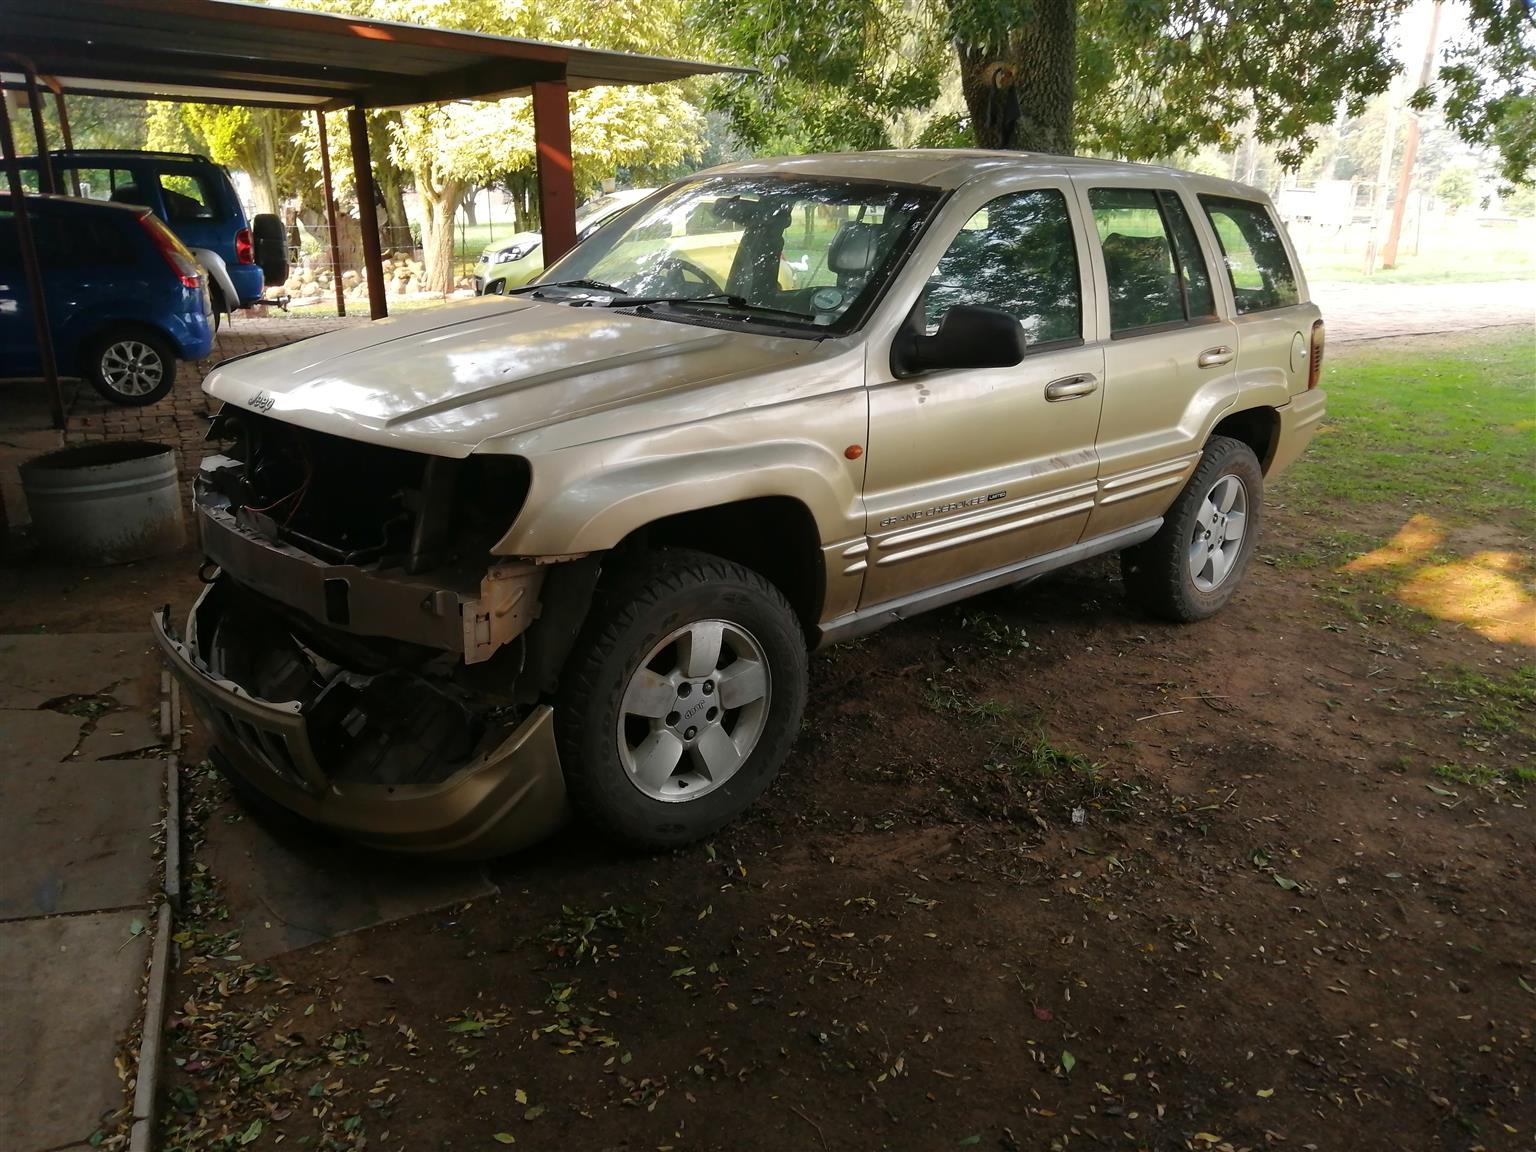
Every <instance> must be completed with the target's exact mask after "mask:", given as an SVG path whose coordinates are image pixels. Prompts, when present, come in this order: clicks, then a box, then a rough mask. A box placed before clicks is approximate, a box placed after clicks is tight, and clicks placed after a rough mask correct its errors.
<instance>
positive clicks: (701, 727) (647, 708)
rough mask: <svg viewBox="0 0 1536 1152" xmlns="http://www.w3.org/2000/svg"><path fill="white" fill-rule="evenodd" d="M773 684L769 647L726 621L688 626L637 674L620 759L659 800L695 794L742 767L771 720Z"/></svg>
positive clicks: (623, 716) (625, 711)
mask: <svg viewBox="0 0 1536 1152" xmlns="http://www.w3.org/2000/svg"><path fill="white" fill-rule="evenodd" d="M772 692H773V684H772V677H771V675H770V673H769V669H768V657H767V653H766V652H765V651H764V649H763V646H762V645H761V644H760V643H758V641H757V638H756V637H754V636H753V635H752V634H751V633H750V632H748V631H747V630H746V629H745V628H742V627H741V626H740V625H737V624H732V623H730V622H729V621H725V620H700V621H697V622H695V623H692V624H687V625H684V626H683V627H681V628H678V629H677V630H676V631H674V632H672V633H671V634H670V635H668V636H667V637H666V638H665V639H663V640H662V641H661V643H659V644H657V645H656V646H655V647H654V648H652V649H651V651H650V652H649V653H648V654H647V655H646V657H645V659H644V660H643V661H641V663H640V667H639V668H637V669H636V670H635V673H634V675H633V676H631V677H630V680H629V684H628V685H627V686H626V688H625V690H624V698H623V701H622V702H621V704H620V706H619V723H618V742H619V760H620V762H621V763H622V764H623V765H624V769H625V771H626V772H627V773H628V775H629V779H630V782H631V783H633V784H634V786H635V787H636V788H638V789H639V790H640V791H641V792H643V793H644V794H645V795H647V796H649V797H651V798H652V799H653V800H665V801H669V802H676V801H685V800H695V799H697V798H698V797H700V796H705V795H707V794H709V793H710V792H712V791H714V790H715V789H716V788H718V787H720V786H721V785H722V784H724V783H725V782H726V781H727V780H729V779H730V778H731V777H732V776H734V775H735V774H736V772H737V771H738V770H739V769H740V768H741V766H742V765H743V764H745V763H746V761H747V758H748V757H749V756H751V755H752V751H753V749H754V748H756V747H757V743H758V741H759V740H760V739H761V737H762V735H763V729H764V727H765V725H766V723H767V719H768V711H769V704H770V702H771V700H772Z"/></svg>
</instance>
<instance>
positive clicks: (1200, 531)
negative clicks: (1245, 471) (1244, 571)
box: [1189, 473, 1248, 592]
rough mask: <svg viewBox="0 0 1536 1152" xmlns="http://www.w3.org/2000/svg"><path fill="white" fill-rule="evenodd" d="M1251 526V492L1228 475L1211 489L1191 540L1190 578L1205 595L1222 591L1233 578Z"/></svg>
mask: <svg viewBox="0 0 1536 1152" xmlns="http://www.w3.org/2000/svg"><path fill="white" fill-rule="evenodd" d="M1247 522H1248V490H1247V489H1246V488H1244V487H1243V482H1242V481H1241V480H1240V479H1238V478H1237V477H1236V476H1233V475H1232V474H1230V473H1228V474H1227V475H1225V476H1222V477H1221V478H1219V479H1218V480H1217V481H1216V483H1215V484H1213V485H1211V489H1210V491H1209V492H1207V493H1206V494H1205V499H1204V500H1202V501H1201V502H1200V510H1199V512H1198V513H1197V514H1196V516H1195V527H1194V531H1193V533H1192V534H1191V536H1190V540H1189V574H1190V576H1191V577H1192V578H1193V580H1194V582H1195V587H1196V588H1198V589H1200V591H1202V592H1211V591H1214V590H1215V589H1217V588H1219V587H1220V586H1221V584H1222V582H1223V581H1224V580H1226V578H1227V577H1228V576H1229V575H1230V574H1231V572H1232V568H1233V566H1234V565H1235V564H1236V563H1237V557H1238V553H1239V552H1240V551H1241V550H1242V546H1243V533H1244V532H1245V531H1246V530H1247Z"/></svg>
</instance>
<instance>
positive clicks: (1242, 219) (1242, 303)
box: [1200, 196, 1301, 313]
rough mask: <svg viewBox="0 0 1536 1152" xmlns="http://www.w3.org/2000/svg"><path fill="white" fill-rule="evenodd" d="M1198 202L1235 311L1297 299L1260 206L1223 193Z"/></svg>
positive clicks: (1281, 249)
mask: <svg viewBox="0 0 1536 1152" xmlns="http://www.w3.org/2000/svg"><path fill="white" fill-rule="evenodd" d="M1200 203H1201V204H1203V205H1204V206H1205V214H1206V215H1207V216H1209V217H1210V220H1211V227H1213V228H1215V229H1216V239H1217V240H1219V241H1220V242H1221V253H1222V255H1223V256H1224V257H1225V258H1226V262H1227V276H1228V278H1229V279H1230V280H1231V281H1232V295H1233V296H1234V297H1235V298H1236V300H1237V310H1238V312H1239V313H1243V312H1259V311H1262V310H1263V309H1265V308H1284V307H1287V306H1288V305H1291V304H1295V303H1297V302H1298V301H1299V300H1300V298H1301V297H1300V293H1298V292H1297V290H1296V273H1295V270H1294V269H1292V268H1291V260H1290V257H1289V256H1287V255H1286V251H1285V242H1284V241H1283V240H1282V239H1281V238H1280V229H1279V228H1278V227H1276V225H1275V221H1274V218H1273V217H1271V216H1270V214H1269V211H1268V210H1267V209H1266V208H1265V207H1264V205H1262V204H1256V203H1254V202H1253V201H1252V200H1232V199H1228V198H1227V197H1225V196H1202V197H1200Z"/></svg>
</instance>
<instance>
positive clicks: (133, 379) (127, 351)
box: [85, 325, 176, 407]
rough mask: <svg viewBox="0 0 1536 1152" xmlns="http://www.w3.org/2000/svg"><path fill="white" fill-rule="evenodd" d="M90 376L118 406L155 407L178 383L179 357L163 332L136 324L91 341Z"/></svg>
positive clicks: (87, 367) (97, 389) (118, 328)
mask: <svg viewBox="0 0 1536 1152" xmlns="http://www.w3.org/2000/svg"><path fill="white" fill-rule="evenodd" d="M85 369H86V376H87V378H88V379H89V380H90V382H91V384H92V385H93V386H95V388H96V391H98V392H100V393H101V394H102V395H103V396H105V397H106V398H107V399H108V400H110V401H112V403H114V404H128V405H132V406H135V407H137V406H140V405H144V404H153V403H154V402H155V401H156V400H159V399H160V398H161V397H162V396H164V395H165V394H166V393H167V392H169V391H170V390H171V386H172V385H173V384H175V383H176V354H175V352H174V351H173V350H172V348H171V344H170V341H168V340H167V339H166V338H165V337H164V336H162V335H160V333H158V332H155V331H153V330H152V329H149V328H140V327H137V326H133V325H125V326H122V327H117V328H111V329H109V330H108V331H106V332H105V333H103V334H102V335H100V336H98V337H97V338H96V339H95V340H94V341H92V342H91V347H90V352H89V357H88V359H87V360H86V364H85Z"/></svg>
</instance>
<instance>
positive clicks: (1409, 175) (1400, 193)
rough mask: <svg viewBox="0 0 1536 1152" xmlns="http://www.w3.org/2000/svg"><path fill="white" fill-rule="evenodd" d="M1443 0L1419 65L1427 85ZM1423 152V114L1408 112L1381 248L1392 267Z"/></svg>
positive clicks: (1383, 259) (1437, 2)
mask: <svg viewBox="0 0 1536 1152" xmlns="http://www.w3.org/2000/svg"><path fill="white" fill-rule="evenodd" d="M1441 4H1442V0H1435V7H1434V11H1433V12H1432V13H1431V14H1430V17H1429V41H1428V42H1427V43H1426V44H1425V45H1424V63H1423V65H1422V66H1421V67H1420V68H1419V87H1420V88H1426V87H1428V86H1429V81H1430V79H1431V77H1432V76H1433V74H1434V70H1435V52H1436V49H1437V48H1438V47H1439V40H1440V8H1441ZM1418 155H1419V116H1418V113H1416V112H1412V111H1410V112H1409V113H1408V138H1407V140H1405V141H1404V142H1403V165H1402V167H1401V168H1400V169H1399V170H1398V173H1397V198H1396V199H1395V200H1394V201H1393V203H1392V226H1391V228H1389V229H1388V230H1387V242H1386V244H1385V245H1383V246H1382V249H1381V266H1382V267H1383V268H1392V267H1394V266H1396V264H1397V243H1398V241H1399V240H1400V239H1401V238H1402V235H1403V212H1404V211H1405V210H1406V209H1407V207H1408V192H1409V190H1410V189H1411V188H1412V186H1413V164H1414V161H1415V160H1417V159H1418Z"/></svg>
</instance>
